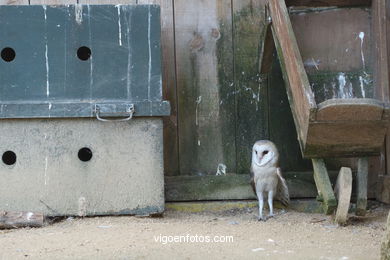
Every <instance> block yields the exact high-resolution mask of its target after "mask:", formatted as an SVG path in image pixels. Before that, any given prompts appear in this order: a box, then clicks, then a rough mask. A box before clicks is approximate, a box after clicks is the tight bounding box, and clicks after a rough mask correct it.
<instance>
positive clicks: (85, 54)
mask: <svg viewBox="0 0 390 260" xmlns="http://www.w3.org/2000/svg"><path fill="white" fill-rule="evenodd" d="M77 57H79V59H80V60H88V59H89V58H90V57H91V49H90V48H88V47H86V46H82V47H80V48H79V49H78V50H77Z"/></svg>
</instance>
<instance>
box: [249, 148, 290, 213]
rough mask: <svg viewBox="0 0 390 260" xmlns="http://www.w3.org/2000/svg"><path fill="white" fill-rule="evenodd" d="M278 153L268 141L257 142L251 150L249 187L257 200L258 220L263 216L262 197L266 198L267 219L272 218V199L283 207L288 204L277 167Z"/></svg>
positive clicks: (284, 185)
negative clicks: (278, 201) (250, 186)
mask: <svg viewBox="0 0 390 260" xmlns="http://www.w3.org/2000/svg"><path fill="white" fill-rule="evenodd" d="M278 160H279V153H278V149H277V148H276V146H275V144H274V143H272V142H271V141H268V140H260V141H257V142H256V143H255V144H254V145H253V149H252V165H251V170H250V174H251V185H252V188H253V191H254V192H255V193H256V195H257V199H258V200H259V217H258V220H266V218H265V217H264V216H263V204H264V197H268V205H269V217H272V216H273V199H274V198H275V199H277V200H280V202H282V203H283V204H284V205H286V206H287V205H288V204H289V202H290V198H289V194H288V188H287V185H286V181H285V179H284V178H283V177H282V172H281V170H280V168H279V166H278Z"/></svg>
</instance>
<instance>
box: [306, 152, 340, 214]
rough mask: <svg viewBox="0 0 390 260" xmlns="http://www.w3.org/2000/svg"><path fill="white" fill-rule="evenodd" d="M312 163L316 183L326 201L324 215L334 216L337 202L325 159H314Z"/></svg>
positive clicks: (324, 202)
mask: <svg viewBox="0 0 390 260" xmlns="http://www.w3.org/2000/svg"><path fill="white" fill-rule="evenodd" d="M311 161H312V163H313V170H314V181H315V183H316V186H317V189H318V193H319V195H320V196H321V197H322V198H323V200H324V201H323V208H324V213H325V214H332V212H333V211H334V210H335V208H336V206H337V202H336V197H335V196H334V193H333V189H332V185H331V183H330V179H329V175H328V171H327V169H326V166H325V162H324V160H323V159H312V160H311Z"/></svg>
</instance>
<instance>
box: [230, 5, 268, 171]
mask: <svg viewBox="0 0 390 260" xmlns="http://www.w3.org/2000/svg"><path fill="white" fill-rule="evenodd" d="M238 2H239V3H238ZM264 10H265V9H264V3H262V1H249V0H246V1H242V0H234V1H233V39H234V51H233V55H234V85H235V90H236V91H235V93H236V95H235V96H236V100H235V102H236V112H237V117H236V147H237V148H236V152H237V173H239V174H240V173H247V172H248V167H249V165H250V159H251V151H252V146H253V144H254V143H255V141H257V140H261V139H268V98H267V97H268V94H267V77H266V75H261V74H260V70H259V59H258V58H257V57H258V54H259V53H260V52H261V50H260V48H261V42H263V41H264V37H265V35H264V32H263V31H264V29H263V28H265V26H266V25H265V16H264V14H265V13H264Z"/></svg>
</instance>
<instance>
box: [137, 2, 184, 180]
mask: <svg viewBox="0 0 390 260" xmlns="http://www.w3.org/2000/svg"><path fill="white" fill-rule="evenodd" d="M138 4H158V5H160V6H161V51H162V73H163V74H162V79H163V98H164V100H168V101H169V102H170V103H171V115H170V116H169V117H165V118H164V119H163V120H164V170H165V175H167V176H172V175H178V174H179V144H178V140H179V137H178V129H177V100H176V97H177V94H176V67H175V32H174V17H173V0H138Z"/></svg>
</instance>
